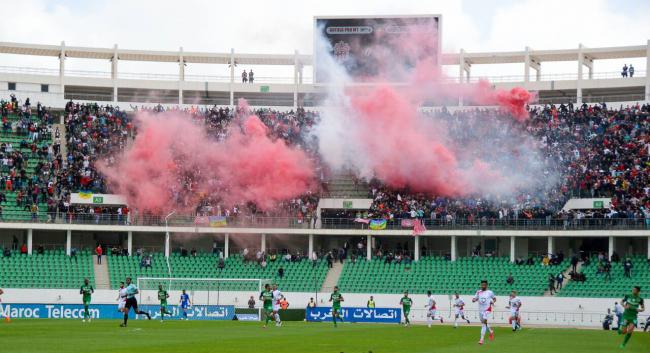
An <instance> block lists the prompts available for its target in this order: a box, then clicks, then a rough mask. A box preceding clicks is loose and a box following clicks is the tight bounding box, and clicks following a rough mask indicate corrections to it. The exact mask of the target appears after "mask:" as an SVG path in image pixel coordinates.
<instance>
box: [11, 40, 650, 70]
mask: <svg viewBox="0 0 650 353" xmlns="http://www.w3.org/2000/svg"><path fill="white" fill-rule="evenodd" d="M581 50H582V53H583V54H584V55H585V56H586V57H587V58H589V59H592V60H602V59H620V58H638V57H645V56H646V54H647V45H635V46H624V47H605V48H586V47H582V48H574V49H554V50H529V51H528V54H529V55H530V57H531V59H532V60H534V61H536V62H546V61H575V60H577V57H578V55H579V53H580V51H581ZM61 52H65V55H66V57H69V58H83V59H106V60H110V59H112V58H113V55H114V54H115V52H117V56H118V59H119V60H129V61H156V62H178V61H179V60H180V57H181V56H182V57H183V60H184V61H185V62H187V63H201V64H228V63H229V61H230V57H231V55H232V56H234V59H235V62H236V63H237V64H245V65H293V64H294V63H295V61H296V60H297V61H298V63H300V64H302V65H311V64H312V56H311V55H303V54H244V53H237V52H234V51H233V53H232V54H231V53H208V52H186V51H182V49H181V50H178V51H157V50H133V49H120V48H117V46H116V47H114V48H92V47H68V46H65V45H64V44H62V45H45V44H25V43H11V42H0V53H6V54H22V55H36V56H52V57H58V56H59V55H60V54H61ZM526 53H527V52H526V51H525V50H522V51H505V52H482V53H481V52H478V53H470V52H463V54H462V55H463V57H464V59H465V61H466V62H467V63H468V64H509V63H522V62H524V60H525V57H526ZM459 55H460V54H458V53H454V54H443V56H442V62H443V64H444V65H457V64H458V62H459Z"/></svg>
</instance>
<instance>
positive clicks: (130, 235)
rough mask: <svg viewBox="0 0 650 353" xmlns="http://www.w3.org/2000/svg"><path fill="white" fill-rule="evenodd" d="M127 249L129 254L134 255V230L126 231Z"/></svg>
mask: <svg viewBox="0 0 650 353" xmlns="http://www.w3.org/2000/svg"><path fill="white" fill-rule="evenodd" d="M126 251H127V252H128V253H129V256H133V232H132V231H128V232H127V233H126Z"/></svg>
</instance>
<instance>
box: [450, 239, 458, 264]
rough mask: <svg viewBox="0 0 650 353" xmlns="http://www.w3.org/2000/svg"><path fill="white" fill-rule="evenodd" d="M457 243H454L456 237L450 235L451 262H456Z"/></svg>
mask: <svg viewBox="0 0 650 353" xmlns="http://www.w3.org/2000/svg"><path fill="white" fill-rule="evenodd" d="M457 245H458V244H457V241H456V236H455V235H452V236H451V261H456V257H457V256H458V255H457V254H458V249H457Z"/></svg>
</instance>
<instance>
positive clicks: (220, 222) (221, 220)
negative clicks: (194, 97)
mask: <svg viewBox="0 0 650 353" xmlns="http://www.w3.org/2000/svg"><path fill="white" fill-rule="evenodd" d="M208 220H209V222H210V227H217V228H218V227H225V226H227V225H228V222H227V221H226V217H224V216H210V217H208Z"/></svg>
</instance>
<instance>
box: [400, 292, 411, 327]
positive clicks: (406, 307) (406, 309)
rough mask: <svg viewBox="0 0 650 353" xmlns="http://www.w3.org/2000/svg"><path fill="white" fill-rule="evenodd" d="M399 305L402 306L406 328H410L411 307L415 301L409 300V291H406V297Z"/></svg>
mask: <svg viewBox="0 0 650 353" xmlns="http://www.w3.org/2000/svg"><path fill="white" fill-rule="evenodd" d="M399 303H400V304H401V305H402V312H403V313H404V326H408V325H410V324H411V321H409V314H410V313H411V305H413V300H412V299H411V298H409V292H408V291H404V296H403V297H402V299H400V301H399Z"/></svg>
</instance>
